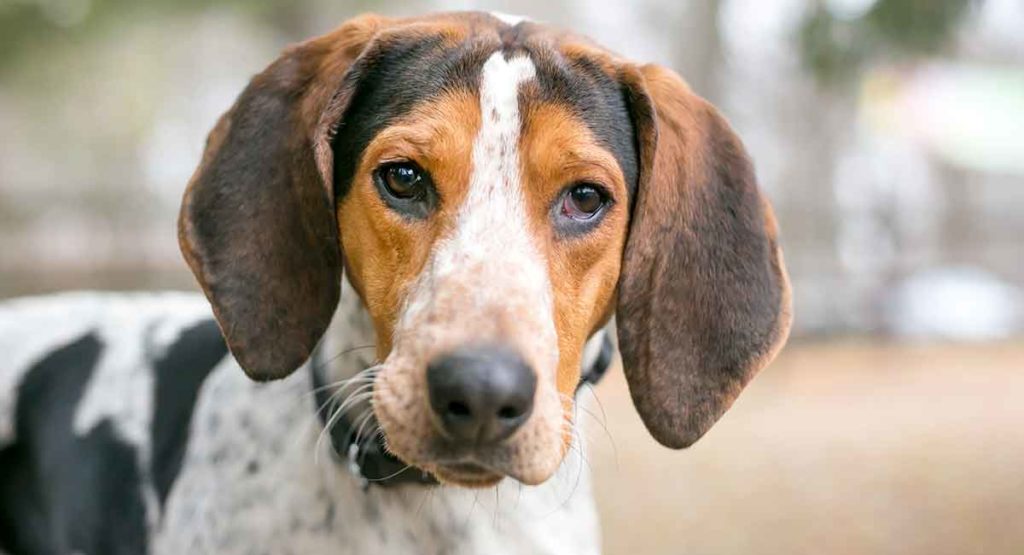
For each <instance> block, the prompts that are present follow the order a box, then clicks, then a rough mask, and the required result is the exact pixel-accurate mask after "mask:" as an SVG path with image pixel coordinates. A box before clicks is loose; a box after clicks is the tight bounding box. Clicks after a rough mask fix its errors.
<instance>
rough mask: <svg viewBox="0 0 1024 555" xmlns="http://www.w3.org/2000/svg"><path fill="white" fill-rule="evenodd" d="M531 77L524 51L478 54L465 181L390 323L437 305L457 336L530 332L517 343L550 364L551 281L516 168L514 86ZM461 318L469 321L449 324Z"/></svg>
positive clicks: (416, 317) (416, 322) (410, 322)
mask: <svg viewBox="0 0 1024 555" xmlns="http://www.w3.org/2000/svg"><path fill="white" fill-rule="evenodd" d="M535 77H536V68H535V67H534V65H533V62H532V61H530V59H529V58H528V57H526V56H518V57H514V58H512V59H511V60H506V59H505V55H504V53H502V52H501V51H498V52H495V53H494V54H493V55H492V56H491V57H490V58H488V60H487V61H486V62H485V63H484V65H483V68H482V71H481V78H480V130H479V132H478V134H477V136H476V138H475V140H474V142H473V153H472V173H471V176H470V182H469V187H468V191H467V193H466V197H465V199H464V200H463V202H462V205H461V206H460V207H459V210H458V213H457V216H456V219H455V227H454V229H453V230H452V232H451V235H449V236H448V237H446V238H444V239H442V240H440V241H439V242H438V244H437V245H436V247H435V249H434V255H433V256H432V258H431V261H430V263H429V264H428V265H427V267H426V269H425V272H424V275H422V276H421V278H420V279H419V280H418V283H417V285H416V286H415V287H414V288H413V290H412V291H411V293H410V297H409V299H408V304H407V308H406V311H405V313H404V314H403V318H402V322H401V323H400V325H399V328H401V329H398V330H396V332H398V333H399V334H400V333H401V331H402V330H417V328H420V329H422V323H423V319H424V318H425V317H427V316H426V313H427V312H431V311H435V312H438V313H441V314H438V315H440V316H442V317H441V320H442V321H444V322H445V323H446V324H445V325H446V328H447V329H446V330H445V332H443V333H449V332H451V333H455V334H458V335H459V336H460V337H458V338H454V337H453V340H455V341H460V340H465V341H472V340H474V339H479V340H483V339H488V338H487V337H486V335H487V334H498V335H501V336H503V337H505V338H506V339H511V340H513V341H516V339H518V340H519V341H518V342H519V343H524V341H523V337H525V336H526V335H529V336H530V337H531V338H532V341H530V343H532V345H522V344H520V345H519V346H520V348H529V349H535V352H534V356H535V358H534V361H535V362H536V363H538V364H539V365H540V366H543V367H547V368H551V369H553V368H554V366H555V365H556V364H557V360H558V353H557V349H558V347H557V335H556V332H555V328H554V322H553V320H552V317H553V312H552V292H551V281H550V278H549V276H548V270H547V263H546V261H545V260H544V257H543V255H542V254H541V251H540V249H539V248H538V246H537V245H536V243H535V238H534V237H533V235H532V233H531V230H530V226H529V218H528V215H527V208H526V200H525V196H524V192H523V187H522V184H521V182H520V172H519V163H520V160H519V149H518V145H519V138H520V134H521V133H520V129H521V127H522V122H521V118H520V114H519V91H520V87H521V85H522V84H523V83H525V82H528V81H530V80H531V79H534V78H535ZM455 297H457V298H455ZM445 313H446V314H445ZM427 318H428V319H431V318H429V317H427ZM471 319H475V320H476V322H474V323H472V324H470V323H469V320H471ZM481 325H482V326H483V328H481V327H480V326H481ZM460 326H472V327H471V328H466V329H462V330H459V331H456V330H455V328H459V327H460ZM489 326H494V328H489ZM510 328H511V329H510ZM473 334H477V335H479V336H480V337H477V338H474V337H471V335H473ZM490 339H495V337H491V338H490Z"/></svg>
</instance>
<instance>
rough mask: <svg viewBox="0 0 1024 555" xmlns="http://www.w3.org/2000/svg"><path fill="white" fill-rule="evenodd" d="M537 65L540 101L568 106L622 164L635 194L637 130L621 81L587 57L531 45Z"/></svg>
mask: <svg viewBox="0 0 1024 555" xmlns="http://www.w3.org/2000/svg"><path fill="white" fill-rule="evenodd" d="M527 50H528V51H529V53H530V57H531V59H532V60H533V63H534V65H536V67H537V81H538V83H539V89H540V91H539V96H540V98H539V99H538V100H540V101H541V102H550V103H556V104H562V105H565V106H568V107H569V109H570V110H571V111H572V113H573V114H575V115H576V117H578V118H580V120H581V121H582V122H583V123H584V125H586V126H587V128H589V129H590V131H591V133H593V134H594V137H595V138H596V139H597V140H598V142H599V143H600V144H601V146H603V147H605V148H607V149H608V150H609V151H610V152H611V153H612V155H613V156H614V157H615V160H616V161H617V162H618V163H619V167H620V169H621V170H622V174H623V177H624V178H625V182H626V189H627V190H628V191H629V194H630V195H631V196H632V195H633V194H634V193H635V192H636V187H637V180H638V179H639V161H638V160H639V159H638V154H637V146H636V145H637V143H636V130H635V129H634V125H633V118H632V116H631V115H630V111H629V105H628V103H627V102H626V90H625V89H624V87H623V85H622V83H620V82H619V81H618V80H616V79H613V78H612V77H611V76H609V75H608V74H607V73H605V72H604V71H603V70H602V69H601V67H600V66H598V65H597V63H596V62H592V61H589V60H587V59H585V58H580V59H577V60H572V61H570V60H566V59H565V58H564V57H563V56H562V55H561V54H559V53H558V52H556V51H555V50H552V49H550V48H542V47H541V48H538V47H533V46H528V47H527Z"/></svg>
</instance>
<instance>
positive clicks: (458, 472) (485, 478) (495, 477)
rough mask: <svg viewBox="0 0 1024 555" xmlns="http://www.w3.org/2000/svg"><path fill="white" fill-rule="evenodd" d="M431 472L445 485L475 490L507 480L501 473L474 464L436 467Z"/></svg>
mask: <svg viewBox="0 0 1024 555" xmlns="http://www.w3.org/2000/svg"><path fill="white" fill-rule="evenodd" d="M430 472H431V474H433V475H434V477H435V478H437V481H438V482H440V483H442V484H444V485H448V486H459V487H463V488H473V489H477V488H489V487H492V486H495V485H497V484H498V482H500V481H501V480H502V479H504V478H505V475H504V474H502V473H500V472H496V471H494V470H491V469H489V468H486V467H483V466H480V465H477V464H473V463H456V464H446V465H436V466H432V467H431V468H430Z"/></svg>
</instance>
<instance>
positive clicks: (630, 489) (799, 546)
mask: <svg viewBox="0 0 1024 555" xmlns="http://www.w3.org/2000/svg"><path fill="white" fill-rule="evenodd" d="M583 395H587V393H586V392H584V393H583ZM597 395H598V397H599V398H600V401H601V404H602V405H603V407H604V411H605V413H606V415H607V429H608V432H609V434H610V435H611V438H612V440H609V438H608V435H606V434H605V432H604V430H603V429H602V426H601V425H600V424H599V423H598V420H602V416H601V413H600V409H594V410H593V412H594V413H595V414H596V416H595V417H594V418H592V417H590V416H585V417H583V418H584V419H585V420H586V421H587V426H588V428H589V429H588V431H587V433H586V436H587V438H588V439H589V442H588V443H589V445H590V448H589V455H588V458H589V459H590V463H591V466H592V468H593V469H594V472H595V475H596V476H595V480H596V490H597V491H596V494H597V499H598V504H599V508H600V511H601V513H602V522H603V527H604V534H605V551H606V553H609V554H612V555H614V554H629V555H640V554H644V555H647V554H655V553H669V554H682V553H696V554H710V555H727V554H734V553H744V554H759V555H760V554H776V553H777V554H802V553H816V554H817V553H821V554H830V555H843V554H869V553H870V554H876V553H893V554H897V553H898V554H922V555H925V554H927V555H944V554H950V555H966V554H975V553H977V554H982V553H984V554H1018V555H1019V554H1024V342H1019V343H1006V344H998V345H972V346H947V345H938V346H936V345H931V346H911V347H907V346H898V345H884V344H874V345H872V344H868V343H866V342H865V343H851V342H840V343H832V344H807V343H804V344H793V345H790V346H789V347H787V349H786V350H784V351H783V353H782V354H781V355H780V357H779V359H778V360H777V361H776V362H775V363H774V364H773V365H772V366H770V367H769V368H768V369H767V370H765V371H764V372H763V373H762V374H761V375H760V376H758V378H757V379H756V380H754V382H753V383H752V384H751V385H750V386H749V387H748V388H747V390H746V392H745V393H744V394H743V395H742V396H741V397H740V399H739V401H737V403H736V404H735V405H734V406H733V408H732V410H731V411H730V412H729V413H728V414H726V416H725V417H724V418H723V419H722V420H721V421H720V422H719V423H718V424H717V425H716V426H715V428H713V429H712V430H711V432H710V433H709V434H708V435H707V436H705V437H704V439H702V440H701V441H700V442H698V443H697V445H695V446H694V447H692V448H691V449H689V450H688V451H681V452H676V451H670V450H668V449H665V448H662V447H660V446H658V445H657V444H656V443H655V442H654V440H652V439H651V438H650V437H649V436H648V435H647V434H646V432H645V431H644V430H643V428H642V425H641V424H640V421H639V419H638V417H637V416H636V414H635V413H634V412H633V409H632V406H631V405H630V400H629V394H628V392H627V391H626V388H625V382H624V380H623V377H622V373H621V371H620V370H619V369H618V368H615V369H613V371H612V372H611V373H610V375H609V376H608V378H606V381H605V382H604V383H602V384H601V385H600V386H599V388H598V391H597ZM612 445H614V448H613V447H612Z"/></svg>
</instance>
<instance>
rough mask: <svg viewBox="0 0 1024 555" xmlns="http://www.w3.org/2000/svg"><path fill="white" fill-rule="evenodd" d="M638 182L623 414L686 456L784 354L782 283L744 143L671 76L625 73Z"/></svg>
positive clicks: (627, 263)
mask: <svg viewBox="0 0 1024 555" xmlns="http://www.w3.org/2000/svg"><path fill="white" fill-rule="evenodd" d="M623 80H624V81H625V83H626V88H627V91H629V95H630V99H629V100H630V103H631V105H632V111H633V118H634V120H635V125H636V131H637V137H638V141H637V142H638V146H639V149H640V160H641V164H640V166H641V168H640V180H639V181H640V182H639V184H638V187H637V191H636V197H635V201H634V206H633V212H632V216H631V223H630V231H629V238H628V239H627V242H626V247H625V252H624V255H623V264H622V274H621V278H620V282H619V300H618V309H617V312H616V323H617V326H618V333H619V342H620V350H621V352H622V359H623V365H624V369H625V372H626V378H627V380H628V383H629V389H630V393H631V395H632V397H633V403H634V405H636V408H637V411H639V413H640V417H641V418H642V419H643V421H644V424H645V425H646V426H647V429H648V430H649V431H650V432H651V435H653V436H654V438H655V439H657V440H658V441H659V442H660V443H662V444H664V445H666V446H668V447H672V448H677V449H679V448H683V447H688V446H689V445H691V444H693V443H694V442H695V441H697V440H698V439H700V437H701V436H702V435H704V433H705V432H707V430H708V429H709V428H710V427H711V426H712V425H713V424H714V423H715V422H716V421H717V420H718V418H719V417H721V416H722V414H723V413H724V412H725V411H726V410H728V408H729V407H730V406H731V405H732V403H733V401H734V400H735V399H736V396H737V395H739V393H740V391H741V390H742V389H743V387H744V386H745V385H746V384H747V382H748V381H749V380H750V379H751V378H752V377H753V376H754V374H756V373H757V372H758V370H760V369H761V368H762V367H764V366H765V365H766V364H768V363H769V362H770V361H771V359H772V358H773V357H774V356H775V354H776V352H777V351H778V350H779V349H780V348H781V346H782V344H783V343H785V340H786V337H787V336H788V334H789V326H790V322H791V308H790V293H789V280H788V277H787V276H786V270H785V267H784V265H783V260H782V251H781V250H780V249H779V245H778V242H777V239H776V225H775V219H774V216H773V215H772V211H771V207H770V206H769V205H768V203H767V201H766V200H765V199H764V197H762V196H761V193H760V192H759V191H758V187H757V183H756V182H755V179H754V171H753V168H752V166H751V163H750V160H749V159H748V158H747V154H746V151H745V150H744V148H743V145H742V143H740V140H739V139H738V138H737V137H736V135H735V134H733V131H732V129H731V128H730V127H729V124H728V123H727V122H726V121H725V119H724V118H723V117H722V116H721V115H720V114H719V113H718V111H717V110H716V109H715V108H714V107H713V106H711V105H710V104H709V103H708V102H706V101H705V100H703V99H701V98H700V97H698V96H697V95H695V94H694V93H693V92H692V91H690V89H689V88H688V87H687V86H686V84H685V83H683V81H682V80H681V79H680V78H679V77H678V76H677V75H675V74H674V73H672V72H671V71H669V70H667V69H664V68H661V67H658V66H653V65H649V66H644V67H642V68H639V69H637V68H635V67H629V68H626V69H625V70H624V71H623Z"/></svg>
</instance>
